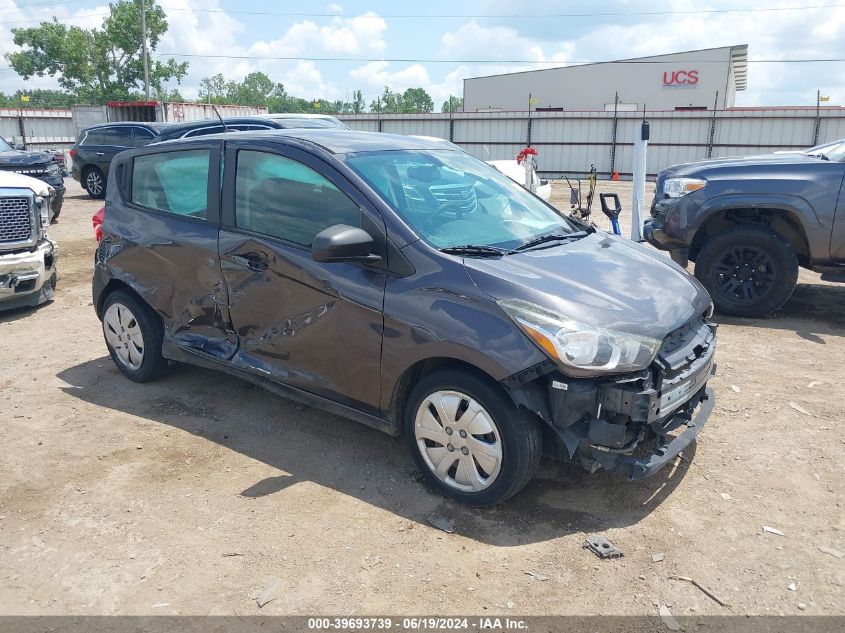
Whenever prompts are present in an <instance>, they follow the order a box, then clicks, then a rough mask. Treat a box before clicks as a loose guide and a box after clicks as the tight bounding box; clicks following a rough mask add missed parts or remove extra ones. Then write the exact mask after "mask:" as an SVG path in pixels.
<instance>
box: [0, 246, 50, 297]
mask: <svg viewBox="0 0 845 633" xmlns="http://www.w3.org/2000/svg"><path fill="white" fill-rule="evenodd" d="M58 257H59V247H58V245H57V244H56V243H55V242H53V241H51V240H48V239H46V238H45V239H43V240H41V241H40V242H39V243H38V245H37V246H36V247H35V248H34V249H32V250H19V251H14V252H11V253H2V252H0V310H10V309H13V308H22V307H31V306H37V305H40V304H42V303H44V302H46V301H50V300H51V299H52V298H53V289H54V287H55V280H54V275H55V274H56V262H57V260H58Z"/></svg>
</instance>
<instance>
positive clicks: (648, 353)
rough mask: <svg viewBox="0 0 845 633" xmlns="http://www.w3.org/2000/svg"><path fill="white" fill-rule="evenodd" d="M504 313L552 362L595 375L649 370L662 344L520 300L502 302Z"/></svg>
mask: <svg viewBox="0 0 845 633" xmlns="http://www.w3.org/2000/svg"><path fill="white" fill-rule="evenodd" d="M499 305H500V306H502V309H503V310H504V311H505V312H506V313H507V314H508V316H509V317H510V318H512V319H513V320H514V321H515V322H516V323H517V324H518V325H519V326H520V328H522V330H523V332H525V333H526V334H527V335H528V337H529V338H530V339H531V340H532V341H534V342H535V343H536V344H537V345H538V346H539V347H540V349H542V350H543V351H544V352H546V354H548V355H549V356H550V357H551V358H552V359H553V360H555V361H557V362H559V363H560V364H561V365H564V366H566V367H572V368H574V369H581V370H587V371H591V372H595V373H622V372H628V371H637V370H640V369H644V368H646V367H648V365H649V364H650V363H651V361H652V360H654V357H655V355H656V354H657V350H658V349H659V348H660V341H658V340H656V339H652V338H648V337H645V336H637V335H636V334H626V333H624V332H613V331H611V330H605V329H604V328H600V327H595V326H592V325H587V324H585V323H579V322H578V321H575V320H573V319H570V318H568V317H565V316H562V315H560V314H555V313H554V312H550V311H548V310H546V309H545V308H542V307H540V306H538V305H535V304H533V303H529V302H527V301H522V300H520V299H505V300H502V301H499Z"/></svg>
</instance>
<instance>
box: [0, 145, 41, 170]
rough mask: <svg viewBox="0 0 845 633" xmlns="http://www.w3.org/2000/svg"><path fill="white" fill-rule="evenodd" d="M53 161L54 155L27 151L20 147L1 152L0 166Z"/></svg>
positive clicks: (26, 165) (19, 165)
mask: <svg viewBox="0 0 845 633" xmlns="http://www.w3.org/2000/svg"><path fill="white" fill-rule="evenodd" d="M52 162H53V156H52V155H51V154H46V153H44V152H25V151H22V150H19V149H13V150H8V151H5V152H0V167H29V166H30V165H43V164H44V163H52Z"/></svg>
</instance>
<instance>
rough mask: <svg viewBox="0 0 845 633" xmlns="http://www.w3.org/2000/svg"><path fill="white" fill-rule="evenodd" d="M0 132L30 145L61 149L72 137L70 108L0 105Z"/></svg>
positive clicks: (74, 129) (4, 135) (73, 131)
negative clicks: (51, 108) (55, 108)
mask: <svg viewBox="0 0 845 633" xmlns="http://www.w3.org/2000/svg"><path fill="white" fill-rule="evenodd" d="M0 136H2V137H3V138H4V139H6V140H7V141H8V142H9V143H12V142H19V141H24V142H25V143H26V146H27V147H31V148H33V149H48V148H49V149H61V148H64V147H70V146H71V145H73V143H74V141H75V140H76V128H75V127H74V125H73V117H72V115H71V112H70V110H18V109H17V108H0Z"/></svg>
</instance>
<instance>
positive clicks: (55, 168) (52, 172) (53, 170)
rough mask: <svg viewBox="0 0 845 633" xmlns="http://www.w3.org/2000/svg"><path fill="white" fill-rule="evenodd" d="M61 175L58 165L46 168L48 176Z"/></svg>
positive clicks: (53, 164) (51, 164)
mask: <svg viewBox="0 0 845 633" xmlns="http://www.w3.org/2000/svg"><path fill="white" fill-rule="evenodd" d="M61 173H62V168H61V167H59V164H58V163H50V164H49V165H48V166H47V174H49V175H50V176H59V175H60V174H61Z"/></svg>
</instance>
